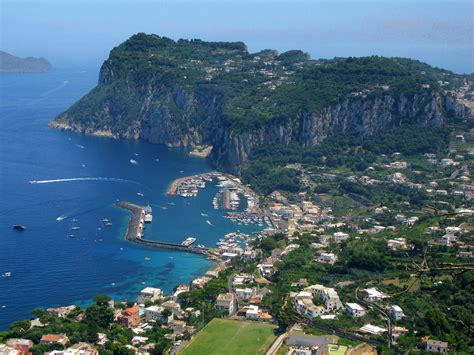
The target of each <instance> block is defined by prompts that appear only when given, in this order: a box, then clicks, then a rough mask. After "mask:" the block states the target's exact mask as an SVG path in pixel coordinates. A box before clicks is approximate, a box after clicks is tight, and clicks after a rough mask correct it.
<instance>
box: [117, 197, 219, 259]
mask: <svg viewBox="0 0 474 355" xmlns="http://www.w3.org/2000/svg"><path fill="white" fill-rule="evenodd" d="M116 205H117V206H118V207H120V208H123V209H126V210H128V211H129V212H130V213H131V217H130V222H129V224H128V229H127V233H126V234H125V239H126V240H128V241H131V242H134V243H136V244H140V245H142V246H146V247H150V248H156V249H168V250H177V251H182V252H186V253H194V254H200V255H204V256H207V257H208V258H210V259H215V258H216V255H214V254H213V253H212V252H210V251H209V249H208V248H206V247H205V246H203V245H196V246H195V245H193V243H194V241H195V240H196V239H195V238H187V239H186V240H184V241H183V243H181V244H176V243H169V242H159V241H155V240H147V239H144V238H143V234H144V229H145V223H147V222H146V221H147V220H149V221H151V219H152V218H151V217H148V218H147V216H151V213H152V210H151V207H150V206H146V207H144V206H139V205H136V204H134V203H131V202H126V201H118V202H117V203H116ZM192 239H194V240H192Z"/></svg>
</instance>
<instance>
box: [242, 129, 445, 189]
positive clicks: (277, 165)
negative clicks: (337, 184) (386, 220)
mask: <svg viewBox="0 0 474 355" xmlns="http://www.w3.org/2000/svg"><path fill="white" fill-rule="evenodd" d="M449 132H450V131H449V129H448V128H445V127H434V126H426V127H425V126H424V127H419V126H411V125H409V126H406V127H398V128H394V129H392V130H388V131H384V132H380V133H379V134H376V135H374V136H370V137H361V136H356V135H337V136H333V137H328V138H326V139H325V140H324V141H323V142H322V143H321V144H319V145H317V146H314V147H310V148H303V147H301V146H299V145H297V144H292V145H275V144H268V145H263V146H260V147H258V148H256V149H255V150H254V151H253V152H252V154H251V155H250V163H249V164H248V166H247V167H246V168H245V170H244V171H243V174H242V175H243V178H244V180H245V181H246V182H248V183H249V184H251V186H252V187H253V188H254V189H256V190H257V191H258V192H260V193H263V194H269V193H270V192H272V191H274V190H286V191H290V192H296V191H298V190H299V189H300V187H301V186H300V183H299V179H298V178H297V172H295V171H294V170H293V169H288V168H285V166H286V165H287V164H291V163H302V164H303V165H305V166H312V165H324V166H327V167H329V168H336V167H345V168H348V169H350V170H352V171H363V170H365V169H367V168H368V167H369V166H370V164H372V163H373V162H374V161H375V159H376V158H377V156H379V155H380V154H386V155H391V154H393V153H396V152H398V153H401V154H403V155H404V156H413V155H419V154H423V153H434V154H440V153H442V152H444V151H445V150H446V149H447V148H448V144H449ZM351 186H352V185H351V184H350V183H346V186H345V189H346V190H347V192H354V193H357V194H362V195H366V197H367V198H370V197H371V196H369V194H370V193H369V192H365V191H351ZM356 188H357V187H352V189H356ZM359 189H360V188H359Z"/></svg>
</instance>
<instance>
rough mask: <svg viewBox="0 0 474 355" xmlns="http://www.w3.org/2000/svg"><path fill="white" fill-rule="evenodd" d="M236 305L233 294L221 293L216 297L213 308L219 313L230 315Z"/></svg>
mask: <svg viewBox="0 0 474 355" xmlns="http://www.w3.org/2000/svg"><path fill="white" fill-rule="evenodd" d="M236 303H237V302H236V299H235V296H234V294H233V293H221V294H220V295H219V296H217V300H216V305H215V308H216V309H217V310H219V311H226V312H227V313H228V314H229V315H231V314H233V313H234V312H235V309H236Z"/></svg>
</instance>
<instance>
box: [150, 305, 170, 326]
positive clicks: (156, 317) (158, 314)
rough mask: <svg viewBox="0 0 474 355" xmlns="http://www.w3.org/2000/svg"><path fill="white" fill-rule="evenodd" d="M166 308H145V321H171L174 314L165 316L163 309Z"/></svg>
mask: <svg viewBox="0 0 474 355" xmlns="http://www.w3.org/2000/svg"><path fill="white" fill-rule="evenodd" d="M164 310H165V309H164V308H163V307H161V306H150V307H147V308H145V321H147V322H150V321H160V322H169V321H170V320H172V319H173V314H171V315H170V316H169V317H165V316H163V311H164Z"/></svg>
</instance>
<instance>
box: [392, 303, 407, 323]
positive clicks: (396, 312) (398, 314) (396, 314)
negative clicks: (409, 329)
mask: <svg viewBox="0 0 474 355" xmlns="http://www.w3.org/2000/svg"><path fill="white" fill-rule="evenodd" d="M390 316H391V317H392V318H393V319H394V320H401V319H403V318H404V317H405V313H403V309H401V307H400V306H397V305H392V306H391V307H390Z"/></svg>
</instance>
